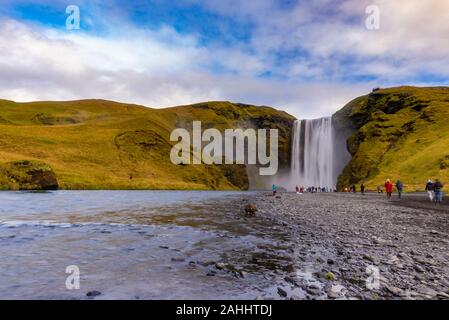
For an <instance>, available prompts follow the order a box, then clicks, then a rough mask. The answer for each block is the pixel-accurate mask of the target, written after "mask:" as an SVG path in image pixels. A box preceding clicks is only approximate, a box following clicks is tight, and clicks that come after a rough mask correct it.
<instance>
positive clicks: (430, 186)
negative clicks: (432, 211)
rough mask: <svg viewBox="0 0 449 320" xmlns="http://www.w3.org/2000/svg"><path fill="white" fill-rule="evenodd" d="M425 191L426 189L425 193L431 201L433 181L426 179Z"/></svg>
mask: <svg viewBox="0 0 449 320" xmlns="http://www.w3.org/2000/svg"><path fill="white" fill-rule="evenodd" d="M426 191H427V194H428V195H429V199H430V202H432V201H433V182H432V180H431V179H429V181H427V184H426Z"/></svg>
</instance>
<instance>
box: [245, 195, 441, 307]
mask: <svg viewBox="0 0 449 320" xmlns="http://www.w3.org/2000/svg"><path fill="white" fill-rule="evenodd" d="M407 201H409V202H407ZM413 201H414V202H412V198H410V199H407V196H405V197H404V199H403V200H401V202H399V201H398V200H391V201H388V200H386V199H385V198H384V197H383V196H382V195H377V194H368V195H365V196H362V195H360V194H341V193H338V194H337V193H335V194H324V193H323V194H303V195H297V194H293V193H284V194H281V195H280V196H277V197H273V196H272V195H270V194H258V195H256V196H253V197H248V199H246V200H245V201H244V202H243V204H245V203H254V204H255V205H256V206H257V208H258V212H257V216H258V217H259V218H262V219H268V220H271V221H272V222H273V226H276V225H277V226H279V225H280V226H282V227H283V228H285V229H286V230H289V232H290V235H291V238H292V240H293V241H294V243H295V248H294V249H293V250H291V255H292V260H293V261H295V263H294V267H295V271H294V272H291V273H290V274H289V275H288V276H286V277H285V278H284V281H283V282H282V283H279V288H278V295H279V296H277V297H274V296H272V297H267V296H262V297H259V298H276V299H279V298H286V299H297V298H304V297H305V298H306V299H449V266H448V262H449V211H448V209H449V207H447V206H439V207H437V208H435V206H434V205H433V204H426V202H425V200H424V198H423V200H420V198H416V197H415V198H413ZM413 203H415V204H413ZM418 204H419V205H418ZM248 219H251V218H248ZM249 221H250V220H248V223H250V222H249ZM377 274H378V275H379V277H377ZM377 279H378V280H379V281H377ZM367 281H368V285H367ZM292 290H300V291H301V292H302V294H301V297H298V296H297V295H290V294H289V292H293V291H292Z"/></svg>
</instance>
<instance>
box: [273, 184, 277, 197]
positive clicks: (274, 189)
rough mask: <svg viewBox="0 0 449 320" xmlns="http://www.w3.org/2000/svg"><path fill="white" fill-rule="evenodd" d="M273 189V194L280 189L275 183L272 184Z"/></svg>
mask: <svg viewBox="0 0 449 320" xmlns="http://www.w3.org/2000/svg"><path fill="white" fill-rule="evenodd" d="M271 190H273V196H275V195H276V192H277V191H278V188H277V186H276V185H275V184H274V183H273V185H272V186H271Z"/></svg>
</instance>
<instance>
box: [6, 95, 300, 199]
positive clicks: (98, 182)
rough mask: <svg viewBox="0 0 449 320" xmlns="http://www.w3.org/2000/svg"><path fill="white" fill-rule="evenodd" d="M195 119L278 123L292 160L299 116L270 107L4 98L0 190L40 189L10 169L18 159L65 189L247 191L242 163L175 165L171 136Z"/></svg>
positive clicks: (220, 124)
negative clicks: (42, 170)
mask: <svg viewBox="0 0 449 320" xmlns="http://www.w3.org/2000/svg"><path fill="white" fill-rule="evenodd" d="M197 120H199V121H202V125H203V129H207V128H208V127H214V128H217V129H220V130H224V129H227V128H273V129H275V128H277V129H279V130H280V132H279V134H280V137H279V139H280V150H279V152H280V156H279V158H280V159H282V163H281V166H282V165H284V166H286V165H288V163H289V157H290V136H291V127H292V123H293V121H294V117H292V116H290V115H288V114H287V113H285V112H282V111H278V110H275V109H273V108H269V107H257V106H250V105H243V104H234V103H230V102H206V103H200V104H195V105H188V106H180V107H173V108H166V109H151V108H147V107H143V106H137V105H131V104H123V103H117V102H112V101H105V100H80V101H66V102H32V103H16V102H13V101H8V100H0V189H40V188H42V186H39V185H36V184H33V183H28V182H27V181H28V180H27V179H25V178H26V177H24V175H25V176H26V175H27V174H26V172H25V171H26V170H25V171H24V170H22V171H20V170H19V171H20V172H17V170H16V169H17V168H16V169H14V166H13V167H11V163H17V161H19V162H23V161H28V163H39V164H40V165H41V166H45V167H48V168H51V169H52V172H54V174H55V177H56V179H57V181H58V187H59V188H62V189H195V190H218V189H220V190H239V189H247V188H248V186H249V177H248V175H247V174H246V169H245V166H241V165H223V166H221V165H174V164H172V163H171V161H170V150H171V148H172V146H173V145H174V143H175V142H171V141H170V133H171V132H172V130H173V129H175V128H185V129H187V130H191V129H192V122H193V121H197ZM14 172H15V173H14ZM24 172H25V173H24ZM20 177H24V179H21V178H20Z"/></svg>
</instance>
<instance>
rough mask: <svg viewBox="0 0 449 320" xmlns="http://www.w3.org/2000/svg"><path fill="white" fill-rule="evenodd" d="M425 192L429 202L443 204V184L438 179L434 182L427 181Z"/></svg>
mask: <svg viewBox="0 0 449 320" xmlns="http://www.w3.org/2000/svg"><path fill="white" fill-rule="evenodd" d="M426 191H427V194H428V195H429V199H430V201H432V202H433V201H435V202H438V203H441V202H443V184H442V183H441V182H440V181H439V180H438V179H436V180H435V182H433V181H432V180H431V179H429V181H427V184H426Z"/></svg>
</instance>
